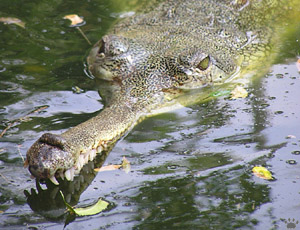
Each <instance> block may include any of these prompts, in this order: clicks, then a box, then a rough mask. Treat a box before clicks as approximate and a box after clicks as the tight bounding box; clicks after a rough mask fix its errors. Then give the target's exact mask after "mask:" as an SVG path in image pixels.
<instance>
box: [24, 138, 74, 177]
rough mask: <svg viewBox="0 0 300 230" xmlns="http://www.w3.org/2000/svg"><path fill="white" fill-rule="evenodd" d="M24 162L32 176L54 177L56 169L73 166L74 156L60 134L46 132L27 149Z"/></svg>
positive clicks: (65, 168)
mask: <svg viewBox="0 0 300 230" xmlns="http://www.w3.org/2000/svg"><path fill="white" fill-rule="evenodd" d="M26 157H27V158H26V164H27V165H28V169H29V171H30V173H31V174H32V176H34V177H36V178H40V179H50V178H53V177H55V173H56V172H57V171H58V170H67V169H69V168H71V167H73V166H74V158H73V157H72V154H71V152H70V151H68V150H67V145H66V143H65V142H64V139H63V138H62V137H61V136H58V135H54V134H49V133H46V134H44V135H42V136H41V137H40V138H39V139H38V140H37V141H36V142H35V143H34V144H33V145H32V146H31V147H30V148H29V150H28V151H27V154H26Z"/></svg>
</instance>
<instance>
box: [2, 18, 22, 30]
mask: <svg viewBox="0 0 300 230" xmlns="http://www.w3.org/2000/svg"><path fill="white" fill-rule="evenodd" d="M0 22H3V23H4V24H15V25H17V26H20V27H22V28H25V23H24V22H22V21H21V20H20V19H18V18H12V17H1V18H0Z"/></svg>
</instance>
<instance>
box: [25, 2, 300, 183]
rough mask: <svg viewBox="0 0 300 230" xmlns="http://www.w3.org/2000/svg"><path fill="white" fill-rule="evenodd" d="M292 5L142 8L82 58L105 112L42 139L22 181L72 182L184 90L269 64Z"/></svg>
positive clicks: (29, 154) (184, 4)
mask: <svg viewBox="0 0 300 230" xmlns="http://www.w3.org/2000/svg"><path fill="white" fill-rule="evenodd" d="M293 2H296V1H284V0H191V1H184V0H166V1H148V2H147V3H146V4H147V6H143V7H142V8H143V9H142V10H137V13H136V14H135V15H133V16H132V17H129V18H126V19H124V20H122V21H120V22H118V23H116V25H115V26H113V27H112V29H111V30H110V31H109V33H108V34H107V35H105V36H103V37H102V39H101V40H100V41H99V42H97V43H96V44H95V46H94V47H93V48H92V49H91V51H90V54H89V56H88V58H87V63H88V68H89V71H90V72H91V73H92V74H93V75H94V76H95V77H96V78H100V79H102V80H103V81H105V82H106V85H107V87H108V88H106V89H105V91H106V92H105V93H106V94H107V95H106V98H107V103H106V105H105V108H104V109H103V110H102V111H101V112H100V113H99V114H98V115H97V116H95V117H93V118H91V119H90V120H88V121H86V122H84V123H82V124H79V125H78V126H76V127H73V128H71V129H69V130H68V131H66V132H64V133H62V134H61V135H55V134H51V133H45V134H43V135H42V136H41V137H40V138H39V139H38V140H37V141H36V142H35V143H34V144H33V145H32V146H31V147H30V149H29V150H28V152H27V159H26V164H27V165H28V166H29V171H30V173H31V174H32V175H33V176H34V177H36V178H40V179H50V180H51V181H52V182H53V183H54V184H58V181H57V178H58V177H62V178H64V177H65V178H66V179H67V180H73V178H74V175H75V174H77V173H79V172H80V169H81V168H82V167H83V165H84V164H85V163H87V162H88V161H91V160H93V159H94V158H95V156H96V154H99V153H101V152H102V151H103V150H105V149H107V148H108V147H109V146H110V145H111V144H113V143H114V142H116V141H117V140H118V139H119V138H120V137H121V136H122V135H124V134H125V133H126V132H127V131H128V130H130V129H131V128H132V127H133V126H134V125H136V124H137V123H138V122H140V121H141V120H142V119H143V118H145V117H147V116H150V115H153V114H155V113H156V112H158V111H159V110H161V109H163V108H166V109H168V108H171V107H172V105H173V104H174V103H175V102H176V100H177V99H178V98H179V97H180V96H181V95H184V94H186V93H187V92H188V91H189V90H190V89H197V91H203V90H205V89H207V88H211V87H215V86H216V85H222V84H225V83H228V82H229V84H230V82H233V81H234V79H237V78H239V77H243V76H246V75H247V74H248V73H249V72H253V71H257V70H259V68H258V66H261V67H262V66H264V64H263V63H267V62H269V63H270V62H272V56H273V54H274V53H276V52H274V50H276V49H279V48H280V46H279V45H278V44H279V42H278V41H279V36H277V35H276V34H277V33H276V31H278V30H280V25H282V24H283V23H284V22H285V21H284V20H286V21H288V15H289V11H290V10H291V8H292V7H293V5H292V4H294V3H293ZM266 60H267V61H266Z"/></svg>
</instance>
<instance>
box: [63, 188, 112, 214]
mask: <svg viewBox="0 0 300 230" xmlns="http://www.w3.org/2000/svg"><path fill="white" fill-rule="evenodd" d="M60 194H61V197H62V199H63V201H64V203H65V205H66V207H67V209H68V211H69V213H70V214H76V215H77V216H91V215H96V214H98V213H100V212H102V211H104V210H105V209H106V208H107V207H108V205H109V203H108V202H107V201H104V200H102V199H101V198H100V199H98V201H97V203H95V204H93V205H91V206H87V207H84V208H73V207H72V206H71V205H69V204H68V203H67V202H66V200H65V197H64V194H63V193H62V191H60Z"/></svg>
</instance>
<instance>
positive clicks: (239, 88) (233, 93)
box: [231, 86, 248, 99]
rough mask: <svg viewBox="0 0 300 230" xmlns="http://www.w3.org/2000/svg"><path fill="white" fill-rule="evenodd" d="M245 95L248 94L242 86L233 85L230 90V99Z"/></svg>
mask: <svg viewBox="0 0 300 230" xmlns="http://www.w3.org/2000/svg"><path fill="white" fill-rule="evenodd" d="M247 96H248V92H247V90H246V89H245V88H244V87H242V86H237V87H235V89H234V90H232V91H231V99H237V98H245V97H247Z"/></svg>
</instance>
